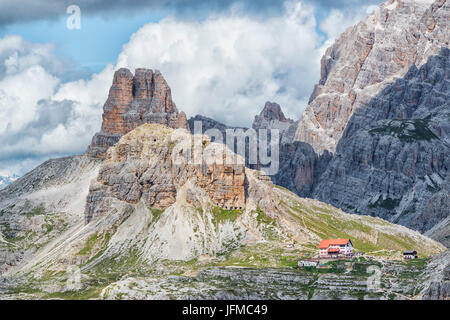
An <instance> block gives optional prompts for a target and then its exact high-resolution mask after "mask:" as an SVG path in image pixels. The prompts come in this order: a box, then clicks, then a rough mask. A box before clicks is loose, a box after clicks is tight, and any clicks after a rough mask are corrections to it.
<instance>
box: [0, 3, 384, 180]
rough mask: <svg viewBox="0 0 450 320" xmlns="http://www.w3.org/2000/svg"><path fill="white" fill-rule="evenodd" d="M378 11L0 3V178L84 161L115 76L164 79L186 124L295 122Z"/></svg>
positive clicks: (343, 6)
mask: <svg viewBox="0 0 450 320" xmlns="http://www.w3.org/2000/svg"><path fill="white" fill-rule="evenodd" d="M381 2H382V1H381V0H366V1H364V0H339V1H336V0H316V1H313V0H302V1H290V0H288V1H281V0H280V1H278V0H255V1H251V0H229V1H227V0H212V1H211V0H209V1H195V0H154V1H152V0H147V1H145V0H131V1H125V0H119V1H112V0H90V1H88V0H78V1H77V0H71V1H65V0H15V1H10V0H0V141H1V143H0V176H4V175H12V174H18V175H22V174H24V173H26V172H27V171H28V170H30V169H32V168H33V167H35V166H36V165H38V164H39V163H40V162H42V161H44V160H46V159H48V158H51V157H58V156H64V155H70V154H76V153H82V152H84V151H85V149H86V147H87V146H88V144H89V143H90V141H91V138H92V135H93V134H94V133H95V132H96V131H98V130H99V129H100V124H101V114H102V106H103V104H104V102H105V100H106V97H107V94H108V89H109V86H110V85H111V82H112V75H113V73H114V70H115V69H117V68H120V67H128V68H130V69H132V70H134V69H135V68H137V67H146V68H152V69H159V70H161V72H162V73H163V75H164V77H165V78H166V80H167V81H168V83H169V85H170V86H171V88H172V94H173V98H174V101H175V103H176V104H177V106H178V109H179V110H183V111H185V112H186V113H187V115H188V117H190V116H194V115H196V114H203V115H205V116H209V117H212V118H215V119H217V120H219V121H222V122H225V123H227V124H230V125H240V126H250V125H251V122H252V120H253V118H254V116H255V114H257V113H259V112H260V110H261V109H262V107H263V105H264V103H265V101H275V102H278V103H279V104H280V105H281V106H282V108H283V110H284V111H285V113H286V114H287V115H288V116H289V117H291V118H294V119H298V118H299V117H300V115H301V113H302V111H303V110H304V109H305V107H306V104H307V101H308V99H309V96H310V94H311V92H312V89H313V86H314V84H315V83H316V82H317V81H318V78H319V73H320V58H321V56H322V54H323V52H324V50H325V49H326V47H327V46H329V45H330V44H331V43H332V42H333V41H334V40H335V39H336V37H338V36H339V34H340V33H341V32H343V31H344V30H345V29H346V28H347V27H349V26H351V25H353V24H355V23H356V22H358V21H360V20H361V19H363V18H364V17H365V16H367V15H368V14H369V13H370V12H371V11H373V10H374V8H375V6H376V5H379V4H380V3H381ZM70 5H77V6H78V7H79V8H80V10H81V20H80V21H81V25H80V27H81V28H80V29H69V28H68V27H67V20H68V18H70V13H69V14H68V13H67V8H68V7H69V6H70Z"/></svg>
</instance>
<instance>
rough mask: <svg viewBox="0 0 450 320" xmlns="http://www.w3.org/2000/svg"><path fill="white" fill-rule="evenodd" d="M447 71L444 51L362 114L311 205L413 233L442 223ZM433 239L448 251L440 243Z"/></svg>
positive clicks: (447, 152)
mask: <svg viewBox="0 0 450 320" xmlns="http://www.w3.org/2000/svg"><path fill="white" fill-rule="evenodd" d="M449 64H450V51H449V49H447V48H443V49H442V50H441V52H440V53H439V54H438V55H436V56H433V57H431V58H430V59H429V61H428V62H427V63H426V64H424V65H423V66H422V67H421V68H420V69H417V68H416V67H415V66H413V67H411V69H410V71H409V72H408V73H407V74H406V76H405V77H404V78H402V79H398V80H397V81H396V82H395V83H394V84H392V85H390V86H389V87H387V88H385V89H384V90H383V91H382V92H380V93H379V94H378V95H377V96H376V97H374V98H373V99H372V101H371V102H370V103H368V104H367V105H366V106H364V107H361V108H360V109H359V110H358V111H357V112H356V113H355V114H354V115H353V116H352V118H351V119H350V121H349V123H348V125H347V128H346V130H345V132H344V134H343V137H342V139H341V140H340V142H339V144H338V147H337V150H336V154H335V155H334V157H333V159H332V161H331V162H330V163H329V165H328V167H327V170H326V172H325V173H324V174H323V175H322V176H321V179H320V181H319V184H318V185H317V187H316V188H315V190H314V193H313V197H314V198H316V199H319V200H322V201H325V202H327V203H330V204H333V205H335V206H338V207H340V208H342V209H343V210H346V211H349V212H355V213H360V214H370V215H372V216H378V217H381V218H383V219H386V220H389V221H391V222H394V223H398V224H402V225H405V226H407V227H409V228H412V229H415V230H419V231H420V232H426V231H428V230H430V229H431V228H433V227H434V226H435V225H438V224H440V223H441V222H443V221H444V220H445V219H447V218H448V217H449V215H450V210H449V209H448V195H449V193H450V189H449V177H450V172H449V169H450V147H449V146H450V144H449V142H450V127H449V115H450V114H449V110H450V104H449V101H450V87H449V83H450V68H449ZM443 227H445V224H443ZM447 228H448V227H447ZM434 232H435V233H436V235H439V236H436V237H434V238H435V239H438V240H440V241H443V243H446V244H447V245H448V239H446V237H445V235H442V234H441V233H440V232H439V230H434ZM430 235H431V234H430ZM431 236H433V235H431ZM444 240H445V241H444Z"/></svg>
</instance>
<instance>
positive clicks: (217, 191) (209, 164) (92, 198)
mask: <svg viewBox="0 0 450 320" xmlns="http://www.w3.org/2000/svg"><path fill="white" fill-rule="evenodd" d="M192 139H193V138H192V136H191V135H190V133H189V132H188V131H187V130H185V131H177V132H175V131H174V130H173V129H171V128H168V127H166V126H163V125H156V124H154V125H148V124H147V125H143V126H140V127H138V128H136V129H135V130H134V131H132V132H130V133H128V134H126V135H125V136H123V137H122V138H121V139H120V141H119V142H118V143H117V144H116V145H115V146H114V147H111V148H110V149H109V150H108V153H107V158H106V162H105V163H104V165H103V166H102V167H101V169H100V172H99V175H98V177H97V181H96V182H94V183H93V184H92V185H91V188H90V191H89V195H88V199H87V206H86V222H89V221H90V220H91V219H92V218H93V217H96V216H98V215H100V214H103V213H104V212H103V211H104V208H107V206H105V205H104V203H103V200H104V199H106V198H116V199H118V200H121V201H125V202H127V203H130V204H136V203H138V202H140V201H141V200H142V201H143V202H144V203H145V204H146V205H147V206H148V207H153V208H158V209H165V208H167V207H169V206H171V205H172V204H174V203H175V201H176V197H177V189H179V188H180V187H181V186H184V185H185V184H186V183H187V182H188V181H191V182H192V183H193V184H194V185H195V186H197V187H199V188H201V189H202V190H204V192H205V195H204V196H201V195H199V194H198V193H194V192H191V190H188V191H187V193H186V201H187V202H188V203H190V204H192V205H193V206H196V207H202V201H203V200H202V199H203V198H204V197H205V196H206V197H207V198H209V199H211V200H212V202H213V203H214V204H215V205H217V206H220V207H222V208H224V209H227V210H237V209H243V208H244V207H245V200H246V198H245V193H246V190H245V188H246V176H245V166H244V162H243V160H242V161H240V162H239V159H238V158H237V157H236V159H237V161H236V163H235V162H233V163H230V164H227V162H226V157H227V155H230V154H231V151H229V150H228V149H226V148H224V146H223V145H218V144H214V143H213V144H210V142H209V139H208V138H207V137H206V136H196V137H195V139H201V144H200V149H202V150H201V151H202V152H203V154H204V159H203V161H200V162H198V163H194V162H192V161H191V160H194V158H191V160H189V159H186V158H185V157H184V155H185V154H183V155H182V153H183V152H184V151H183V149H181V148H180V149H179V150H178V149H176V148H178V147H179V146H180V143H185V146H189V145H190V144H193V143H194V140H192ZM191 140H192V141H191ZM219 149H220V150H224V152H223V153H222V154H220V153H219V151H220V150H219ZM174 156H177V157H178V156H180V157H181V158H179V159H178V160H180V163H178V162H177V161H176V159H174Z"/></svg>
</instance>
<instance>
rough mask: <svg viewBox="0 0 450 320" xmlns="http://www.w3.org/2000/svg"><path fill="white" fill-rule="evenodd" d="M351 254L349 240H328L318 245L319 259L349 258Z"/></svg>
mask: <svg viewBox="0 0 450 320" xmlns="http://www.w3.org/2000/svg"><path fill="white" fill-rule="evenodd" d="M352 252H353V244H352V241H351V240H350V239H328V240H322V241H321V242H320V244H319V255H320V257H321V258H337V257H340V256H350V255H352Z"/></svg>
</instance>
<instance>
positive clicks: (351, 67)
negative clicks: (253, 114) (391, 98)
mask: <svg viewBox="0 0 450 320" xmlns="http://www.w3.org/2000/svg"><path fill="white" fill-rule="evenodd" d="M449 11H450V5H449V3H448V1H447V0H436V1H433V0H423V1H415V0H389V1H387V2H386V3H384V4H382V5H381V6H380V7H379V8H378V9H376V10H375V12H374V13H373V14H371V15H370V16H369V17H367V18H366V19H365V20H364V21H362V22H360V23H358V24H357V25H355V26H354V27H351V28H349V29H347V30H346V31H345V32H344V33H343V34H342V35H341V36H340V37H339V38H338V39H337V40H336V42H335V43H334V44H333V45H332V46H331V47H330V48H328V49H327V51H326V53H325V55H324V56H323V57H322V60H321V78H320V81H319V83H318V84H317V85H316V87H315V89H314V92H313V93H312V95H311V98H310V101H309V105H308V107H307V109H306V111H305V112H304V113H303V114H302V117H301V119H300V122H299V124H298V128H297V139H298V140H300V141H304V142H307V143H309V144H311V145H312V146H313V148H314V150H315V151H316V152H317V153H322V152H323V151H324V150H328V151H330V152H332V153H334V152H335V151H336V146H337V144H338V142H339V140H340V139H341V137H342V134H343V132H344V129H345V128H346V126H347V124H348V121H349V119H350V118H351V116H352V115H353V114H354V113H355V112H356V111H357V110H358V109H359V108H361V107H362V106H365V105H366V104H368V103H369V102H370V100H371V99H373V98H374V97H375V96H376V95H377V94H378V93H379V92H381V91H382V90H383V89H384V88H386V87H387V86H389V85H390V84H392V83H393V82H394V81H395V80H396V79H398V78H402V77H404V76H405V74H406V73H407V72H408V70H409V69H411V68H412V67H413V66H414V67H417V68H420V66H422V65H423V64H425V63H426V62H427V61H428V60H429V58H430V57H432V56H434V55H437V54H439V52H440V51H441V48H443V47H447V48H448V46H449V34H450V29H449V28H450V25H449V23H448V21H449V16H450V14H449V13H450V12H449ZM392 103H393V102H392Z"/></svg>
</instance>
